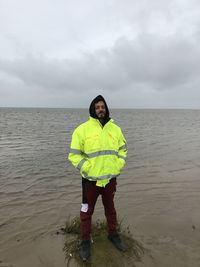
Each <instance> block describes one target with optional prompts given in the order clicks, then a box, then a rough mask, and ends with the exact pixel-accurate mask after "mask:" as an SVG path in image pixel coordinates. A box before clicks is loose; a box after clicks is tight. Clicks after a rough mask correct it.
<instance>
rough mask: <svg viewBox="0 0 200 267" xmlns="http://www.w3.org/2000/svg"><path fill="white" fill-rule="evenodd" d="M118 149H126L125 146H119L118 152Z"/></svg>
mask: <svg viewBox="0 0 200 267" xmlns="http://www.w3.org/2000/svg"><path fill="white" fill-rule="evenodd" d="M120 149H127V145H126V144H125V145H123V146H121V147H120V148H119V150H120Z"/></svg>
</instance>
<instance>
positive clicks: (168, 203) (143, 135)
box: [0, 108, 200, 267]
mask: <svg viewBox="0 0 200 267" xmlns="http://www.w3.org/2000/svg"><path fill="white" fill-rule="evenodd" d="M110 112H111V117H112V118H113V119H114V121H115V123H117V124H118V125H119V126H120V127H121V129H122V131H123V133H124V135H125V138H126V140H127V144H128V159H127V164H126V166H125V168H124V169H123V170H122V173H121V175H120V176H119V177H118V178H117V192H116V195H115V205H116V210H117V214H118V217H119V218H120V219H121V220H122V221H123V223H124V224H125V225H129V226H130V228H131V231H132V232H133V234H134V233H135V234H136V235H137V238H138V239H139V240H140V241H141V242H143V243H144V245H146V246H147V247H148V248H149V249H152V250H154V251H157V254H159V253H160V255H165V256H166V257H171V259H172V260H173V257H175V258H176V260H177V261H175V263H177V264H176V266H181V267H182V266H192V267H193V266H200V256H199V255H200V249H199V247H200V110H172V109H168V110H164V109H163V110H162V109H111V111H110ZM88 117H89V114H88V110H87V109H62V108H60V109H56V108H0V257H1V255H3V253H4V251H5V249H6V248H10V247H12V248H14V247H15V246H16V245H17V243H19V242H22V243H23V244H26V243H28V242H34V240H36V239H37V238H39V237H40V236H42V235H46V234H52V233H55V232H56V231H58V230H59V229H60V228H61V227H63V226H64V225H65V223H66V221H67V220H68V219H69V218H73V217H74V216H79V210H80V204H81V178H80V175H79V173H78V171H77V170H76V169H74V168H73V166H71V164H70V162H69V161H68V160H67V155H68V152H69V146H70V140H71V135H72V132H73V130H74V128H75V127H77V126H78V125H79V124H80V123H82V122H84V121H86V120H87V119H88ZM94 218H102V219H104V210H103V206H102V203H101V199H100V198H99V199H98V202H97V205H96V208H95V212H94ZM177 257H178V259H177ZM179 257H180V261H179ZM0 259H1V258H0ZM179 264H180V265H179ZM184 264H185V265H184ZM162 266H165V265H164V264H163V265H162ZM170 266H172V265H170ZM174 266H175V265H174Z"/></svg>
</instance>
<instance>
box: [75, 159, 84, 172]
mask: <svg viewBox="0 0 200 267" xmlns="http://www.w3.org/2000/svg"><path fill="white" fill-rule="evenodd" d="M85 161H86V160H85V159H82V160H81V161H80V162H79V164H78V165H77V167H76V168H77V169H78V170H80V169H81V167H82V166H83V164H84V163H85Z"/></svg>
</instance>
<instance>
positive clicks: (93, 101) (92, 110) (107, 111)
mask: <svg viewBox="0 0 200 267" xmlns="http://www.w3.org/2000/svg"><path fill="white" fill-rule="evenodd" d="M99 101H103V102H104V104H105V108H106V116H105V118H104V119H103V120H102V119H101V120H100V122H101V123H102V124H103V125H105V124H106V122H108V121H109V120H110V118H109V115H110V112H109V109H108V106H107V104H106V101H105V99H104V98H103V96H102V95H98V96H97V97H95V98H94V99H93V100H92V102H91V104H90V108H89V112H90V116H91V117H93V118H95V119H98V117H97V115H96V112H95V104H96V103H98V102H99Z"/></svg>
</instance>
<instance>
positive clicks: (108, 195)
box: [102, 178, 117, 234]
mask: <svg viewBox="0 0 200 267" xmlns="http://www.w3.org/2000/svg"><path fill="white" fill-rule="evenodd" d="M115 192H116V178H113V179H111V181H110V183H109V184H107V185H106V187H105V188H103V190H102V202H103V205H104V211H105V216H106V219H107V224H108V234H113V233H116V232H117V214H116V210H115V206H114V194H115Z"/></svg>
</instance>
